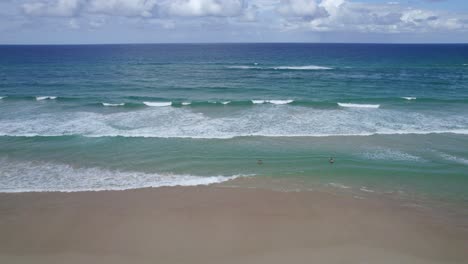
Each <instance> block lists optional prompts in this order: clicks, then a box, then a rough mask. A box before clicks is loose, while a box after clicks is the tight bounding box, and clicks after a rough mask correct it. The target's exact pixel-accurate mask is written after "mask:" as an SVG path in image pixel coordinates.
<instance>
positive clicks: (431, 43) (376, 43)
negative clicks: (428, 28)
mask: <svg viewBox="0 0 468 264" xmlns="http://www.w3.org/2000/svg"><path fill="white" fill-rule="evenodd" d="M213 44H215V45H220V44H221V45H222V44H227V45H229V44H350V45H467V44H468V42H134V43H132V42H120V43H119V42H116V43H10V44H8V43H0V46H99V45H213Z"/></svg>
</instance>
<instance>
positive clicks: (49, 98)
mask: <svg viewBox="0 0 468 264" xmlns="http://www.w3.org/2000/svg"><path fill="white" fill-rule="evenodd" d="M55 99H57V96H37V97H36V100H37V101H42V100H55Z"/></svg>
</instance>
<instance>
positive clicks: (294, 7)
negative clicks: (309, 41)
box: [277, 0, 328, 19]
mask: <svg viewBox="0 0 468 264" xmlns="http://www.w3.org/2000/svg"><path fill="white" fill-rule="evenodd" d="M277 10H278V12H279V13H280V14H281V15H284V16H289V17H303V18H309V19H314V18H317V17H323V16H327V15H328V13H327V11H326V10H325V8H323V7H322V6H320V5H319V4H317V2H316V1H315V0H282V1H281V3H280V4H279V6H278V9H277Z"/></svg>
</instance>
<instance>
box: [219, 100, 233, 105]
mask: <svg viewBox="0 0 468 264" xmlns="http://www.w3.org/2000/svg"><path fill="white" fill-rule="evenodd" d="M230 102H231V101H222V102H221V104H223V105H227V104H229V103H230Z"/></svg>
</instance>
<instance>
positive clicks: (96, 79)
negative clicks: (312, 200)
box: [0, 44, 468, 202]
mask: <svg viewBox="0 0 468 264" xmlns="http://www.w3.org/2000/svg"><path fill="white" fill-rule="evenodd" d="M0 97H2V99H0V167H1V170H0V191H2V192H19V191H78V190H104V189H127V188H138V187H149V186H155V187H156V186H167V185H196V184H209V183H215V182H223V181H225V180H228V179H232V178H235V177H242V176H246V177H274V178H279V179H301V180H306V181H310V182H312V183H317V184H323V185H327V186H337V188H348V187H349V188H355V189H356V190H364V192H367V191H369V190H370V191H375V192H402V193H410V194H413V193H414V194H421V195H430V196H432V197H436V198H437V199H446V200H450V201H457V202H460V201H461V202H466V201H467V200H468V45H365V44H360V45H357V44H203V45H201V44H200V45H198V44H184V45H182V44H172V45H96V46H0ZM330 157H334V158H335V160H336V162H335V164H333V165H330V164H329V162H328V160H329V158H330ZM259 159H261V160H262V161H263V164H262V165H258V164H257V160H259ZM330 184H331V185H330Z"/></svg>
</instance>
